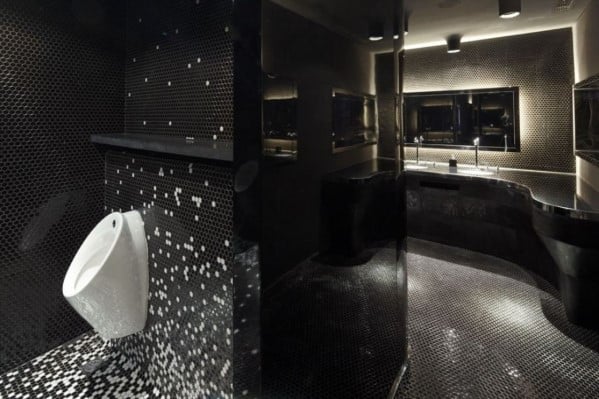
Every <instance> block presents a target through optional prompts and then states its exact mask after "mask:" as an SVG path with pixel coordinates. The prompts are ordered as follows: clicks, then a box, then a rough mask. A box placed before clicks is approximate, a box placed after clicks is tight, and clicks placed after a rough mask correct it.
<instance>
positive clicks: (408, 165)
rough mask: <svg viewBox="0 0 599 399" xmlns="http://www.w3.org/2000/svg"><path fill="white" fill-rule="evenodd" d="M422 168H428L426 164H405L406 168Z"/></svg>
mask: <svg viewBox="0 0 599 399" xmlns="http://www.w3.org/2000/svg"><path fill="white" fill-rule="evenodd" d="M423 169H428V166H426V165H418V164H413V163H409V164H406V170H423Z"/></svg>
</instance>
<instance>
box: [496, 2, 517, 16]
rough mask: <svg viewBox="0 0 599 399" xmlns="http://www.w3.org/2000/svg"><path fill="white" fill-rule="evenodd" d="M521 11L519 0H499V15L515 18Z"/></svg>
mask: <svg viewBox="0 0 599 399" xmlns="http://www.w3.org/2000/svg"><path fill="white" fill-rule="evenodd" d="M520 12H522V1H521V0H499V17H500V18H504V19H509V18H516V17H517V16H518V15H520Z"/></svg>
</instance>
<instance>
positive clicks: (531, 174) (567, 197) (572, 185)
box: [407, 164, 599, 221]
mask: <svg viewBox="0 0 599 399" xmlns="http://www.w3.org/2000/svg"><path fill="white" fill-rule="evenodd" d="M408 165H409V164H408ZM412 165H413V164H412ZM472 169H473V168H472V167H461V168H460V167H458V172H455V171H450V170H449V167H448V166H445V165H442V166H439V165H436V166H435V167H433V166H432V165H431V166H429V167H428V168H427V169H422V170H409V169H408V170H407V173H408V174H414V175H421V176H425V175H431V174H432V175H436V176H437V177H439V176H443V177H444V178H447V179H451V180H453V181H455V180H462V181H463V180H477V181H481V180H482V181H486V182H488V183H489V184H495V185H498V184H501V185H504V186H506V187H508V188H509V187H517V188H525V189H527V190H528V191H529V192H530V196H531V198H532V200H533V203H534V205H535V206H536V207H537V208H539V209H542V210H543V211H545V212H549V213H555V214H561V215H563V216H568V217H571V218H576V219H592V220H598V221H599V209H597V208H594V207H592V206H590V205H588V204H586V203H584V202H582V201H581V200H580V199H578V197H577V196H576V175H575V174H573V173H572V174H569V173H558V172H535V171H527V170H515V169H501V168H500V169H499V172H497V169H492V168H490V169H489V170H490V171H493V174H492V175H489V176H478V175H472V174H467V173H464V172H460V170H461V171H464V170H472Z"/></svg>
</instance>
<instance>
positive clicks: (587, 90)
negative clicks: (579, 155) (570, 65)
mask: <svg viewBox="0 0 599 399" xmlns="http://www.w3.org/2000/svg"><path fill="white" fill-rule="evenodd" d="M574 127H575V140H574V142H575V145H576V148H575V150H576V151H597V152H599V87H575V88H574Z"/></svg>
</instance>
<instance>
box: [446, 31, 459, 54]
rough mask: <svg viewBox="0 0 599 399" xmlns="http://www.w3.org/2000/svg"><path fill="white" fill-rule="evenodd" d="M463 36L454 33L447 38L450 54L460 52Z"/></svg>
mask: <svg viewBox="0 0 599 399" xmlns="http://www.w3.org/2000/svg"><path fill="white" fill-rule="evenodd" d="M461 42H462V37H461V36H460V35H453V36H449V37H448V38H447V52H448V53H450V54H454V53H459V52H460V45H461Z"/></svg>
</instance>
